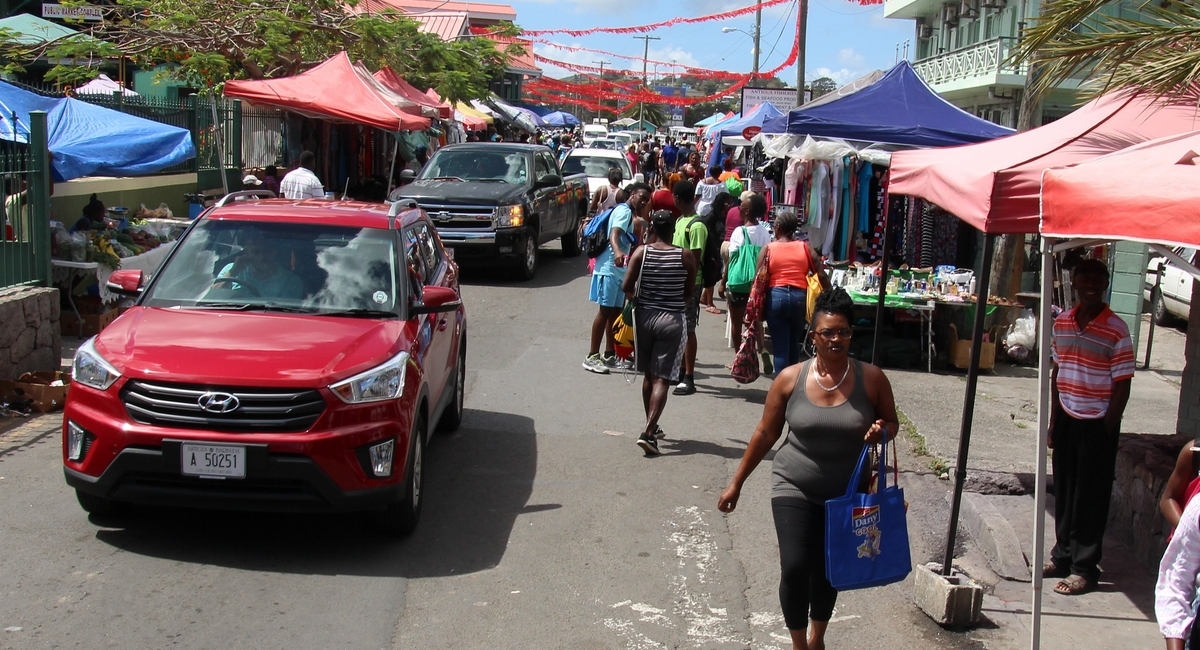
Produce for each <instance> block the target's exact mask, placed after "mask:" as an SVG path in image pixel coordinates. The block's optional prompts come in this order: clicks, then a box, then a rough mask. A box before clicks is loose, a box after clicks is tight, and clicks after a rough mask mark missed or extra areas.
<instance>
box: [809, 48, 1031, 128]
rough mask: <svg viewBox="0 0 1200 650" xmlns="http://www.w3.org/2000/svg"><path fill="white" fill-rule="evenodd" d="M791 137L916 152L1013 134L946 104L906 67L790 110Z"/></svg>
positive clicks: (900, 64)
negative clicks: (848, 92)
mask: <svg viewBox="0 0 1200 650" xmlns="http://www.w3.org/2000/svg"><path fill="white" fill-rule="evenodd" d="M787 132H788V133H796V134H800V135H811V136H825V137H831V138H843V139H846V140H861V141H865V142H883V143H889V144H903V145H911V146H916V147H946V146H953V145H960V144H971V143H975V142H983V141H985V140H991V139H993V138H999V137H1002V136H1006V135H1009V134H1012V133H1014V131H1013V130H1012V129H1009V128H1007V127H1003V126H1000V125H998V124H994V123H992V122H989V121H987V120H984V119H982V118H978V117H975V116H974V115H971V114H970V113H968V112H966V111H964V110H962V109H961V108H958V107H957V106H955V105H953V104H951V103H950V102H948V101H946V100H944V99H942V98H941V97H940V96H939V95H938V94H937V93H935V92H933V90H932V89H931V88H930V87H929V86H928V85H927V84H926V83H925V81H924V80H923V79H921V77H920V76H919V75H918V74H917V73H916V71H915V70H913V68H912V65H911V64H910V63H909V62H908V61H901V62H900V63H898V64H896V66H895V67H894V68H892V69H891V70H889V71H888V72H887V74H885V75H883V77H881V78H880V79H879V81H877V82H875V83H873V84H871V85H870V86H867V87H866V88H863V89H862V90H859V91H858V92H856V93H854V94H851V95H846V96H845V97H841V98H839V99H836V100H834V101H831V102H828V103H825V104H822V105H820V106H814V107H810V108H806V107H804V106H801V107H799V108H796V109H794V110H792V111H791V112H790V113H788V116H787Z"/></svg>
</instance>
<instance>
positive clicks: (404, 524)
mask: <svg viewBox="0 0 1200 650" xmlns="http://www.w3.org/2000/svg"><path fill="white" fill-rule="evenodd" d="M411 445H412V446H411V448H410V449H409V453H408V468H407V471H406V472H405V477H404V496H402V497H401V498H400V500H399V501H397V502H396V503H393V504H391V505H389V506H388V507H387V508H386V509H385V510H384V511H383V512H381V513H379V514H378V515H377V516H376V518H375V527H376V528H377V529H379V531H380V532H383V533H387V534H388V535H394V536H397V537H404V536H406V535H408V534H409V533H411V532H412V531H413V529H415V528H416V527H417V520H419V519H420V518H421V504H422V503H424V497H425V495H424V493H423V492H422V490H423V489H424V478H425V418H424V417H422V416H418V417H417V422H416V424H415V425H414V426H413V432H412V436H411Z"/></svg>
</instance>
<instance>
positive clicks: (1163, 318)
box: [1150, 287, 1175, 326]
mask: <svg viewBox="0 0 1200 650" xmlns="http://www.w3.org/2000/svg"><path fill="white" fill-rule="evenodd" d="M1150 313H1151V314H1152V315H1153V318H1154V323H1155V324H1156V325H1163V326H1167V325H1170V324H1171V323H1172V322H1173V321H1174V320H1175V317H1174V316H1172V315H1171V312H1169V311H1167V302H1166V300H1164V299H1163V295H1162V291H1161V290H1159V288H1158V287H1155V288H1154V289H1151V290H1150Z"/></svg>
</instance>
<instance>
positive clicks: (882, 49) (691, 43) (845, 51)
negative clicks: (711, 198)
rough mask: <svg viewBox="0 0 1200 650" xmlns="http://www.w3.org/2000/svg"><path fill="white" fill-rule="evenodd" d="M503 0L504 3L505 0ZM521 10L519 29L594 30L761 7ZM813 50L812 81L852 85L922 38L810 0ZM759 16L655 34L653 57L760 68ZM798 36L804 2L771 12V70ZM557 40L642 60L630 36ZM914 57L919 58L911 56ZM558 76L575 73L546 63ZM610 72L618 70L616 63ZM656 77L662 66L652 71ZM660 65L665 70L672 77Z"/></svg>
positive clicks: (563, 54) (589, 1)
mask: <svg viewBox="0 0 1200 650" xmlns="http://www.w3.org/2000/svg"><path fill="white" fill-rule="evenodd" d="M501 1H502V0H501ZM508 4H511V5H512V7H513V8H514V9H516V11H517V24H518V25H519V26H520V27H522V28H524V29H564V28H566V29H587V28H590V27H624V26H630V25H644V24H648V23H656V22H661V21H664V20H670V19H671V18H675V17H678V16H703V15H709V14H715V13H722V12H726V11H730V10H733V9H737V8H740V7H745V6H750V5H753V4H754V1H753V0H690V1H684V0H649V1H647V2H637V1H634V2H628V1H622V0H518V1H515V2H513V1H510V2H509V3H508ZM808 5H809V11H808V30H807V33H808V45H807V47H806V48H805V52H806V57H807V61H806V64H805V68H806V71H805V73H806V74H805V79H806V81H810V82H811V81H812V80H813V79H816V78H817V77H831V78H832V79H834V80H835V81H836V82H838V84H839V85H840V84H843V83H847V82H850V81H853V80H854V79H857V78H858V77H861V76H863V75H865V74H868V73H870V72H871V71H873V70H875V69H881V70H886V69H888V68H890V67H892V66H893V65H894V64H895V63H896V57H897V45H898V44H901V47H903V45H902V43H903V42H904V41H906V40H909V41H911V39H912V38H913V36H914V32H913V30H914V25H913V21H911V20H898V19H887V18H884V17H883V5H882V4H878V5H872V6H862V5H859V4H857V2H854V1H850V0H809V2H808ZM722 27H735V28H737V29H741V30H744V31H745V32H747V33H742V32H733V33H729V34H725V33H722V31H721V28H722ZM753 31H754V14H753V13H750V14H749V15H747V16H744V17H739V18H734V19H731V20H728V21H712V22H704V23H694V24H685V25H679V26H675V27H670V28H666V29H660V30H658V31H656V32H653V33H651V34H649V35H650V36H657V37H659V38H661V39H662V40H659V41H650V58H651V59H658V60H660V61H677V62H679V63H683V64H687V65H693V66H697V67H702V68H712V69H717V70H728V71H731V72H743V73H748V72H750V71H751V70H752V69H753V62H754V59H753V54H752V51H753V39H752V38H751V37H750V36H749V34H750V33H753ZM795 34H796V3H795V2H789V3H785V4H782V5H778V6H774V7H768V8H765V9H763V16H762V59H761V62H760V69H762V70H770V69H772V68H775V67H776V66H778V65H779V64H780V63H782V62H783V61H784V60H785V59H786V58H787V56H788V54H789V53H790V51H791V47H792V43H793V41H794V39H795ZM545 38H547V39H548V40H553V41H554V42H556V43H560V44H563V45H571V46H583V47H589V48H594V49H600V50H606V51H609V52H616V53H618V54H626V55H629V56H635V57H638V58H639V59H640V57H641V56H642V51H643V44H642V41H641V40H640V39H635V38H634V36H633V35H630V34H595V35H590V36H584V37H579V38H576V37H573V36H570V35H566V34H559V35H553V36H548V37H545ZM534 51H535V52H536V53H537V54H540V55H543V56H546V57H549V58H552V59H557V60H560V61H567V62H571V63H576V64H583V65H589V66H594V65H595V64H594V62H595V61H599V60H602V59H603V60H608V61H611V62H612V63H613V64H616V66H615V67H626V68H632V69H638V70H640V69H641V61H640V60H639V61H625V60H621V59H614V58H613V57H604V56H602V55H597V54H594V53H591V52H569V51H565V50H561V49H558V48H554V47H552V46H548V45H541V44H537V45H535V46H534ZM910 58H911V57H910ZM539 65H541V66H542V68H543V69H544V70H545V71H546V72H547V73H548V74H549V76H551V77H565V76H568V75H570V74H571V72H569V71H565V70H563V69H561V68H557V67H553V66H549V65H547V64H545V63H541V64H539ZM606 67H607V68H611V67H614V66H612V65H609V66H606ZM649 71H650V76H651V77H653V75H654V72H655V70H654V66H653V65H651V66H650V69H649ZM664 71H665V70H664V68H663V67H660V68H659V72H660V73H662V72H664ZM777 76H779V77H780V78H781V79H783V80H784V81H786V82H787V83H788V85H789V86H794V85H795V83H796V68H795V66H790V67H788V68H787V69H785V70H784V71H782V72H780V73H779V74H778V75H777Z"/></svg>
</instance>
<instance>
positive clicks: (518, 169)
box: [420, 147, 529, 184]
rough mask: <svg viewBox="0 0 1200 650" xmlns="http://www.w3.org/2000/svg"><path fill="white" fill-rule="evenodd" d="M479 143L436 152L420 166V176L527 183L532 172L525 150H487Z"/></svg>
mask: <svg viewBox="0 0 1200 650" xmlns="http://www.w3.org/2000/svg"><path fill="white" fill-rule="evenodd" d="M480 149H481V148H479V147H471V148H470V149H459V150H457V151H455V150H445V149H443V150H442V151H439V152H437V153H436V154H434V156H433V159H432V160H430V161H429V164H427V165H425V168H424V169H423V170H421V176H420V178H421V179H436V178H445V179H452V180H463V181H486V182H496V183H518V184H521V183H524V182H525V179H526V178H528V176H529V172H528V170H526V168H525V154H523V153H517V152H512V151H507V152H506V151H487V150H486V149H484V150H482V151H481V150H480Z"/></svg>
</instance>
